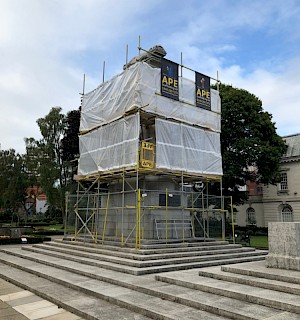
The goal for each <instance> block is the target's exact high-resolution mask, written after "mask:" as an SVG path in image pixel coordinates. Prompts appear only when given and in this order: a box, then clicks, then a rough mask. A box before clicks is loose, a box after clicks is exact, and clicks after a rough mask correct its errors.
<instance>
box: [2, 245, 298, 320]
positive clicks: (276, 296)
mask: <svg viewBox="0 0 300 320" xmlns="http://www.w3.org/2000/svg"><path fill="white" fill-rule="evenodd" d="M266 253H267V252H266V251H260V250H255V249H253V248H249V247H242V246H241V245H237V244H229V243H227V242H226V241H208V242H185V243H168V244H164V243H160V242H148V243H142V244H141V248H140V250H136V249H135V248H132V247H131V246H130V245H128V246H127V247H120V246H118V245H116V244H115V243H113V242H109V241H108V242H107V243H106V244H105V245H98V244H92V243H89V242H81V241H76V242H75V241H65V240H64V241H61V240H58V241H53V242H48V243H44V244H38V245H33V246H31V245H22V246H11V247H4V246H3V247H1V249H0V277H2V278H3V279H6V280H8V281H11V282H12V283H14V284H16V285H18V286H20V287H22V288H24V289H27V290H30V291H32V292H33V293H35V294H37V295H39V296H41V297H42V298H44V299H47V300H49V301H51V302H53V303H55V304H57V305H58V306H59V307H62V308H64V309H66V310H68V311H71V312H73V313H75V314H77V315H78V316H81V317H82V318H84V319H105V320H109V319H114V320H115V319H121V320H122V319H124V320H125V319H127V320H128V319H132V320H133V319H135V320H142V319H166V320H170V319H178V320H179V319H187V320H189V319H191V320H192V319H207V320H210V319H211V320H213V319H269V320H283V319H291V320H294V319H300V297H299V294H300V273H299V272H290V271H283V270H275V269H267V268H265V267H264V261H263V260H264V258H265V255H266ZM241 262H243V263H241ZM236 263H238V264H236Z"/></svg>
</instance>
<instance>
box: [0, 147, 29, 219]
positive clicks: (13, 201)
mask: <svg viewBox="0 0 300 320" xmlns="http://www.w3.org/2000/svg"><path fill="white" fill-rule="evenodd" d="M27 185H28V176H27V174H26V170H25V166H24V159H23V157H22V156H21V155H19V154H18V153H16V152H15V150H13V149H10V150H0V207H1V208H2V209H6V212H11V213H12V212H15V213H17V212H18V209H19V208H20V207H25V200H26V187H27Z"/></svg>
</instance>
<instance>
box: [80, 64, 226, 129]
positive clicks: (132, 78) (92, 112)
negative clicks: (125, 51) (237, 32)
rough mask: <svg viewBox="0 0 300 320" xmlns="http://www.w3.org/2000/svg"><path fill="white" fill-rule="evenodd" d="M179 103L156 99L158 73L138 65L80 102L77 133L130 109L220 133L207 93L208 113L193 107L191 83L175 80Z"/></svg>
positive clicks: (217, 106) (217, 104) (215, 103)
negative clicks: (79, 118)
mask: <svg viewBox="0 0 300 320" xmlns="http://www.w3.org/2000/svg"><path fill="white" fill-rule="evenodd" d="M179 100H180V101H175V100H173V99H169V98H167V97H163V96H161V95H160V69H159V68H153V67H151V66H149V65H148V64H147V63H145V62H138V63H135V64H134V65H132V66H131V67H130V68H128V69H126V70H124V71H123V72H122V73H120V74H118V75H116V76H115V77H113V78H112V79H110V80H108V81H106V82H104V83H103V84H101V85H100V86H99V87H98V88H96V89H95V90H93V91H91V92H89V93H87V94H85V95H84V96H83V99H82V108H81V121H80V131H81V132H84V131H87V130H91V129H93V128H96V127H98V126H101V125H104V124H106V123H109V122H111V121H114V120H116V119H119V118H121V117H123V116H124V114H125V113H126V112H128V111H130V110H132V109H134V108H139V109H142V110H144V111H146V112H150V113H154V114H157V115H159V116H162V117H166V118H170V119H174V120H177V121H180V122H185V123H187V124H192V125H197V126H201V127H204V128H208V129H210V130H213V131H216V132H220V131H221V115H220V112H221V100H220V96H219V93H218V91H216V90H213V89H211V111H209V110H205V109H202V108H199V107H196V106H195V82H194V81H193V80H189V79H186V78H182V77H180V78H179Z"/></svg>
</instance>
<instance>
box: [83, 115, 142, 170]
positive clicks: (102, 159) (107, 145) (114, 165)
mask: <svg viewBox="0 0 300 320" xmlns="http://www.w3.org/2000/svg"><path fill="white" fill-rule="evenodd" d="M139 128H140V117H139V114H138V113H137V114H135V115H132V116H129V117H126V118H122V119H119V120H117V121H115V122H112V123H109V124H107V125H105V126H102V127H100V128H98V129H96V130H93V131H91V132H88V133H86V134H83V135H80V136H79V150H80V158H79V164H78V174H79V175H88V174H92V173H96V172H103V171H108V170H112V169H118V168H124V167H132V166H135V165H136V161H137V153H138V147H139Z"/></svg>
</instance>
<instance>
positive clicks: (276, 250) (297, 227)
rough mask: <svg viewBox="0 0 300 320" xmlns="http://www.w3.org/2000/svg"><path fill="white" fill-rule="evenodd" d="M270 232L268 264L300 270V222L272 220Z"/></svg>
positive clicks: (274, 266)
mask: <svg viewBox="0 0 300 320" xmlns="http://www.w3.org/2000/svg"><path fill="white" fill-rule="evenodd" d="M268 234H269V237H268V238H269V254H268V255H267V257H266V266H267V267H269V268H279V269H289V270H297V271H300V222H270V223H269V225H268Z"/></svg>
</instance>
